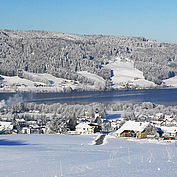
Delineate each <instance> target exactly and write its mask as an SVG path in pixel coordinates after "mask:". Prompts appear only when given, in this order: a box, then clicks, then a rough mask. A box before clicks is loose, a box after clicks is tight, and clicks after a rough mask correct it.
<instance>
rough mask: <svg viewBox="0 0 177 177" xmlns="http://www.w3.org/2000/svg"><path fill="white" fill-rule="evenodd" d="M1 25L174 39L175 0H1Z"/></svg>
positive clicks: (176, 32) (176, 34) (176, 27)
mask: <svg viewBox="0 0 177 177" xmlns="http://www.w3.org/2000/svg"><path fill="white" fill-rule="evenodd" d="M0 29H13V30H47V31H57V32H64V33H79V34H106V35H123V36H144V37H147V38H151V39H156V40H157V41H164V42H175V43H177V0H0Z"/></svg>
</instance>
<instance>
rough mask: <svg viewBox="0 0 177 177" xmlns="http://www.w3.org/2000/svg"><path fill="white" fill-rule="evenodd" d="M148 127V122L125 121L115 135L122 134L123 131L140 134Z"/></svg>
mask: <svg viewBox="0 0 177 177" xmlns="http://www.w3.org/2000/svg"><path fill="white" fill-rule="evenodd" d="M148 125H149V122H135V121H127V122H125V123H124V124H123V125H122V127H121V128H120V129H118V130H117V131H116V132H115V133H118V134H120V133H122V132H123V131H125V130H131V131H135V132H142V131H143V130H144V129H145V128H146V127H147V126H148Z"/></svg>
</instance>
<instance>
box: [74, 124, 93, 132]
mask: <svg viewBox="0 0 177 177" xmlns="http://www.w3.org/2000/svg"><path fill="white" fill-rule="evenodd" d="M76 133H77V134H92V133H94V127H92V126H90V125H89V124H88V123H85V122H82V123H80V124H78V125H76Z"/></svg>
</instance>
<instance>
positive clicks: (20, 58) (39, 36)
mask: <svg viewBox="0 0 177 177" xmlns="http://www.w3.org/2000/svg"><path fill="white" fill-rule="evenodd" d="M116 57H120V58H121V59H122V60H124V59H125V58H129V59H131V60H133V61H134V66H135V68H137V69H139V70H141V71H142V72H143V74H144V76H145V79H147V80H149V81H153V82H155V83H157V84H160V83H161V81H162V80H163V79H167V78H170V77H173V76H175V75H176V74H177V44H170V43H158V42H156V41H153V40H148V39H145V38H143V37H118V36H103V35H77V34H64V33H57V32H46V31H10V30H0V74H2V75H6V76H14V75H17V70H18V69H23V70H25V71H28V72H33V73H49V74H52V75H54V76H56V77H62V78H65V79H71V80H76V81H79V82H81V83H87V82H89V80H88V79H87V78H86V77H84V76H83V75H80V74H78V73H77V72H78V71H88V72H90V73H93V74H97V75H99V76H101V77H103V78H104V79H105V80H107V85H106V86H107V87H108V86H110V84H109V79H110V76H111V71H110V70H109V69H106V68H105V67H104V65H105V64H107V63H108V62H109V60H111V59H113V58H116Z"/></svg>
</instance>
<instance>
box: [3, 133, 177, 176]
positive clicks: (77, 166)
mask: <svg viewBox="0 0 177 177" xmlns="http://www.w3.org/2000/svg"><path fill="white" fill-rule="evenodd" d="M95 138H96V135H92V136H71V135H70V136H69V135H6V136H5V135H2V136H0V157H1V158H0V177H7V176H8V177H37V176H39V177H60V176H66V177H76V176H77V177H98V176H99V177H129V176H131V177H147V176H165V177H175V176H177V166H176V164H177V147H176V146H175V144H174V143H167V144H166V143H161V144H160V143H157V142H156V143H152V142H151V143H149V142H147V140H146V141H145V140H141V141H138V142H135V141H128V140H127V139H120V138H119V139H118V138H114V139H113V138H111V139H110V138H109V139H107V140H106V141H107V143H106V144H104V145H90V143H91V142H92V141H93V139H95Z"/></svg>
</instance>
